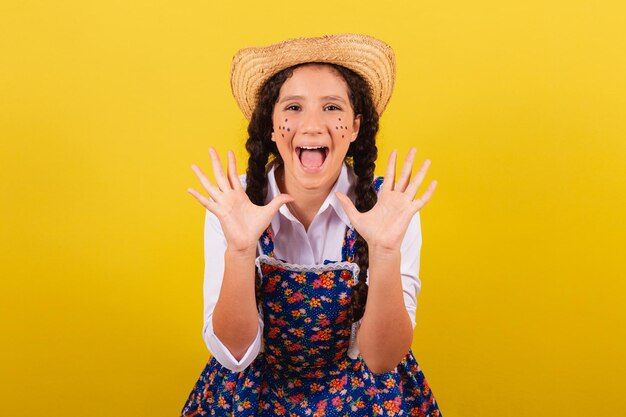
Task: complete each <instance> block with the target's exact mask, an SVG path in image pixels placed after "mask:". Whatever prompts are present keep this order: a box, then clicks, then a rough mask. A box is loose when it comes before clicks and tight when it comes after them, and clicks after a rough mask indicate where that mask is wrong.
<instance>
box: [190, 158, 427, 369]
mask: <svg viewBox="0 0 626 417" xmlns="http://www.w3.org/2000/svg"><path fill="white" fill-rule="evenodd" d="M276 166H277V165H274V166H273V167H272V168H271V169H270V170H269V172H268V174H267V176H268V190H267V196H266V199H265V201H266V203H267V202H269V201H271V200H272V199H273V198H274V197H275V196H276V195H278V194H280V190H279V189H278V186H277V184H276V178H275V176H274V171H275V169H276ZM239 178H240V181H241V183H242V185H243V187H244V188H245V186H246V178H245V175H242V176H240V177H239ZM355 183H356V174H354V172H353V171H352V168H351V167H349V166H348V165H346V164H345V163H344V164H343V167H342V169H341V173H340V175H339V178H338V179H337V182H336V183H335V186H334V187H333V189H332V190H331V192H330V194H329V195H328V196H327V197H326V200H325V201H324V203H323V204H322V206H321V207H320V209H319V211H318V213H317V214H316V216H315V217H314V218H313V221H312V222H311V225H310V226H309V229H308V230H305V229H304V226H303V225H302V223H300V221H299V220H298V219H296V218H295V217H294V216H293V214H291V212H290V211H289V209H288V207H287V205H286V204H283V205H282V206H281V207H280V209H279V211H278V213H277V214H276V215H275V216H274V218H273V219H272V222H271V230H272V232H273V235H274V255H275V257H276V258H278V259H283V260H285V261H287V262H289V263H294V264H300V265H312V264H322V263H323V262H324V260H327V259H328V260H333V261H341V248H342V245H343V238H344V235H345V231H346V226H351V223H350V220H349V219H348V216H347V215H346V213H345V211H344V210H343V207H342V206H341V203H340V202H339V200H338V199H337V197H336V196H335V192H337V191H341V192H343V193H346V194H347V195H348V197H350V199H351V200H352V201H354V199H355V195H354V187H353V185H354V184H355ZM421 246H422V234H421V227H420V216H419V212H417V213H416V214H415V216H413V219H412V220H411V223H410V224H409V227H408V229H407V232H406V235H405V236H404V240H403V241H402V245H401V248H400V252H401V264H400V273H401V278H402V290H403V292H404V304H405V306H406V309H407V312H408V314H409V317H410V318H411V323H412V324H413V328H415V310H416V307H417V300H416V298H417V295H418V293H419V291H420V287H421V284H420V280H419V276H418V273H419V263H420V249H421ZM225 252H226V239H225V237H224V233H223V232H222V228H221V226H220V222H219V220H218V218H217V217H216V216H215V215H214V214H213V213H211V212H210V211H208V210H206V220H205V226H204V260H205V269H204V326H203V331H202V334H203V338H204V341H205V343H206V345H207V347H208V349H209V351H210V352H211V353H212V354H213V356H214V357H215V359H216V360H217V361H218V362H219V363H220V364H222V365H223V366H224V367H226V368H228V369H230V370H231V371H235V372H239V371H242V370H244V369H245V368H246V367H247V366H248V365H250V363H252V361H253V360H254V359H255V358H256V356H257V355H258V354H259V352H261V351H262V350H263V343H262V335H263V317H262V315H261V312H259V329H258V332H257V335H256V338H255V339H254V341H253V342H252V344H251V345H250V346H249V347H248V350H247V351H246V353H245V355H244V356H243V357H242V358H241V360H239V361H237V360H236V359H235V358H234V357H233V355H232V354H231V353H230V351H229V350H228V348H227V347H226V346H224V344H223V343H222V342H221V341H220V340H219V339H218V338H217V336H216V335H215V332H214V331H213V310H214V309H215V304H216V303H217V300H218V298H219V294H220V289H221V287H222V279H223V276H224V253H225ZM257 254H262V250H261V245H260V244H259V246H258V248H257ZM356 325H357V324H356V323H355V326H356ZM358 353H359V350H358V346H355V345H352V344H351V346H350V349H349V355H350V357H352V358H356V355H358Z"/></svg>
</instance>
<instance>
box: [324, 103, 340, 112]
mask: <svg viewBox="0 0 626 417" xmlns="http://www.w3.org/2000/svg"><path fill="white" fill-rule="evenodd" d="M324 110H331V111H332V110H341V109H340V108H339V107H337V106H335V105H334V104H329V105H328V106H326V107H324Z"/></svg>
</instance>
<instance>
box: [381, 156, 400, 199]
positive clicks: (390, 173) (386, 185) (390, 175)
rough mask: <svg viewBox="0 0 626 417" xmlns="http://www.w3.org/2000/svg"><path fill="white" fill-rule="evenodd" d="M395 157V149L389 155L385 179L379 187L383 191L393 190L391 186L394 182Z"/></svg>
mask: <svg viewBox="0 0 626 417" xmlns="http://www.w3.org/2000/svg"><path fill="white" fill-rule="evenodd" d="M396 155H397V152H396V150H395V149H394V150H393V151H392V152H391V153H390V154H389V159H388V160H387V171H386V172H385V179H384V180H383V184H382V185H381V188H382V189H383V190H387V191H391V190H393V185H394V183H395V182H396Z"/></svg>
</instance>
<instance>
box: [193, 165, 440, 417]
mask: <svg viewBox="0 0 626 417" xmlns="http://www.w3.org/2000/svg"><path fill="white" fill-rule="evenodd" d="M381 183H382V178H380V177H379V178H378V179H377V181H376V182H375V184H374V186H375V188H376V189H377V190H378V188H379V187H380V184H381ZM261 243H262V247H263V253H264V254H265V255H267V256H270V257H273V249H274V245H273V240H272V234H271V231H270V230H269V229H267V230H266V231H265V233H264V234H263V236H261ZM354 243H355V232H354V230H352V229H350V228H347V230H346V234H345V238H344V244H343V249H342V258H343V259H342V260H343V261H344V262H352V259H353V256H354V252H355V250H354V249H355V248H354ZM330 263H333V262H331V261H326V262H325V265H328V264H330ZM261 271H262V274H261V275H262V281H261V288H262V293H263V302H262V311H263V319H264V323H265V326H264V329H263V338H264V345H265V351H264V352H260V353H259V355H258V356H257V357H256V358H255V360H254V361H253V362H252V363H251V364H250V365H249V366H248V367H247V368H246V369H245V370H243V371H241V372H232V371H230V370H229V369H227V368H225V367H223V366H222V365H220V364H219V362H217V361H216V360H215V358H211V360H210V361H209V362H208V363H207V365H206V367H205V368H204V370H203V371H202V373H201V375H200V378H199V379H198V381H197V382H196V385H195V387H194V390H193V391H192V392H191V394H190V395H189V398H188V400H187V402H186V403H185V406H184V408H183V410H182V414H181V416H183V417H193V416H237V417H239V416H274V415H279V416H286V417H296V416H307V417H321V416H371V415H374V416H376V415H380V416H383V415H384V416H431V417H437V416H440V415H441V414H440V412H439V408H438V405H437V403H436V401H435V398H434V396H433V394H432V392H431V390H430V388H429V386H428V383H427V382H426V379H425V378H424V374H423V373H422V371H421V369H420V367H419V365H418V364H417V361H416V360H415V357H414V356H413V353H412V352H411V350H409V352H408V353H407V354H406V356H405V357H404V358H403V360H402V361H401V362H400V363H399V364H398V366H397V367H396V368H395V369H394V370H392V371H390V372H386V373H383V374H378V375H375V374H373V373H372V372H371V371H370V370H369V369H368V367H367V365H366V364H365V362H364V361H363V358H362V357H361V356H360V355H359V356H358V357H357V358H356V359H352V358H350V357H349V356H348V347H349V345H350V337H351V333H352V324H351V323H350V321H349V320H348V317H347V311H348V310H347V309H348V307H349V304H350V299H351V295H350V294H351V287H352V285H353V284H354V282H355V279H356V278H355V277H354V276H353V273H352V271H351V270H346V269H332V265H331V266H330V267H327V268H317V270H314V271H311V272H308V271H307V272H301V271H293V270H289V269H288V268H286V265H285V263H282V262H278V263H276V264H272V265H269V264H266V263H265V264H261Z"/></svg>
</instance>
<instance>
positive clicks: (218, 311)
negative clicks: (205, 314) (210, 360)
mask: <svg viewBox="0 0 626 417" xmlns="http://www.w3.org/2000/svg"><path fill="white" fill-rule="evenodd" d="M255 258H256V253H255V252H252V251H247V252H245V253H234V252H232V251H230V250H229V249H226V252H225V253H224V279H223V281H222V287H221V290H220V296H219V298H218V300H217V304H216V305H215V309H214V310H213V330H214V332H215V335H216V336H217V337H218V338H219V340H220V341H221V342H222V343H223V344H224V346H226V347H227V348H228V350H229V351H230V353H231V354H232V355H233V356H234V358H235V359H236V360H241V358H242V357H243V356H244V354H245V353H246V350H247V349H248V347H249V346H250V344H251V343H252V342H253V341H254V338H255V337H256V334H257V332H258V310H257V306H256V299H255V291H254V279H255V274H254V261H255Z"/></svg>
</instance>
